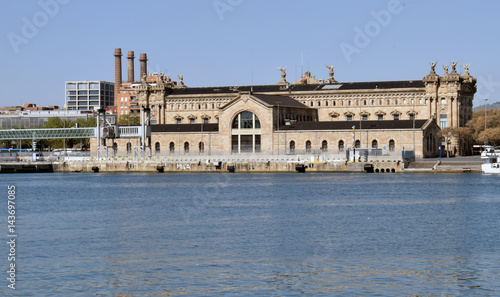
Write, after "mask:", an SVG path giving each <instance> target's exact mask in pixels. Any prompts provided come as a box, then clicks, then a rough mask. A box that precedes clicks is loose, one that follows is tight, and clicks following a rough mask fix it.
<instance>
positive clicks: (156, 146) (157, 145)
mask: <svg viewBox="0 0 500 297" xmlns="http://www.w3.org/2000/svg"><path fill="white" fill-rule="evenodd" d="M155 151H156V152H159V151H160V143H159V142H157V143H155Z"/></svg>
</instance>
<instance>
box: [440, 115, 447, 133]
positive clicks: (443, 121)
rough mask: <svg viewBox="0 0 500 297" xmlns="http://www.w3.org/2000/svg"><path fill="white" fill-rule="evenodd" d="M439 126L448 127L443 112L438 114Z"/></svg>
mask: <svg viewBox="0 0 500 297" xmlns="http://www.w3.org/2000/svg"><path fill="white" fill-rule="evenodd" d="M439 126H440V127H441V129H444V128H446V127H448V116H447V115H445V114H442V115H440V116H439Z"/></svg>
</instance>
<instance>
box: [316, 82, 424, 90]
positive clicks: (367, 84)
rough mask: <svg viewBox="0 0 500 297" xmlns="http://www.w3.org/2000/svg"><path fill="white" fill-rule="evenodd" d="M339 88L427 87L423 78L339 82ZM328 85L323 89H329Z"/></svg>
mask: <svg viewBox="0 0 500 297" xmlns="http://www.w3.org/2000/svg"><path fill="white" fill-rule="evenodd" d="M338 85H341V86H340V87H339V88H338V90H373V89H405V88H425V84H424V81H422V80H401V81H373V82H350V83H339V84H338ZM327 88H328V87H327V86H324V87H322V89H327Z"/></svg>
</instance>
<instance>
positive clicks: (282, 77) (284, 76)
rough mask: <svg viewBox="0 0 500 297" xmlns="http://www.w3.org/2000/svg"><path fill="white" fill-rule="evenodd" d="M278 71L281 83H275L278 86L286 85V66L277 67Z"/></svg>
mask: <svg viewBox="0 0 500 297" xmlns="http://www.w3.org/2000/svg"><path fill="white" fill-rule="evenodd" d="M277 68H278V70H280V71H281V81H280V82H279V83H277V84H278V85H286V84H287V83H288V82H287V81H286V72H285V71H286V66H285V67H284V68H281V67H277Z"/></svg>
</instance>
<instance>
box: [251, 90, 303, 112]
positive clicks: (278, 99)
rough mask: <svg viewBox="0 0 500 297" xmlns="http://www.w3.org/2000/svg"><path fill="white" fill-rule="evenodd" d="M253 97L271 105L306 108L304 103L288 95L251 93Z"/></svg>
mask: <svg viewBox="0 0 500 297" xmlns="http://www.w3.org/2000/svg"><path fill="white" fill-rule="evenodd" d="M252 96H253V97H256V98H258V99H260V100H262V101H264V102H265V103H267V104H269V105H272V106H286V107H299V108H308V107H307V106H305V105H304V104H302V103H300V102H299V101H297V100H295V99H293V98H292V97H288V96H281V95H264V94H255V93H254V94H252Z"/></svg>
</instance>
